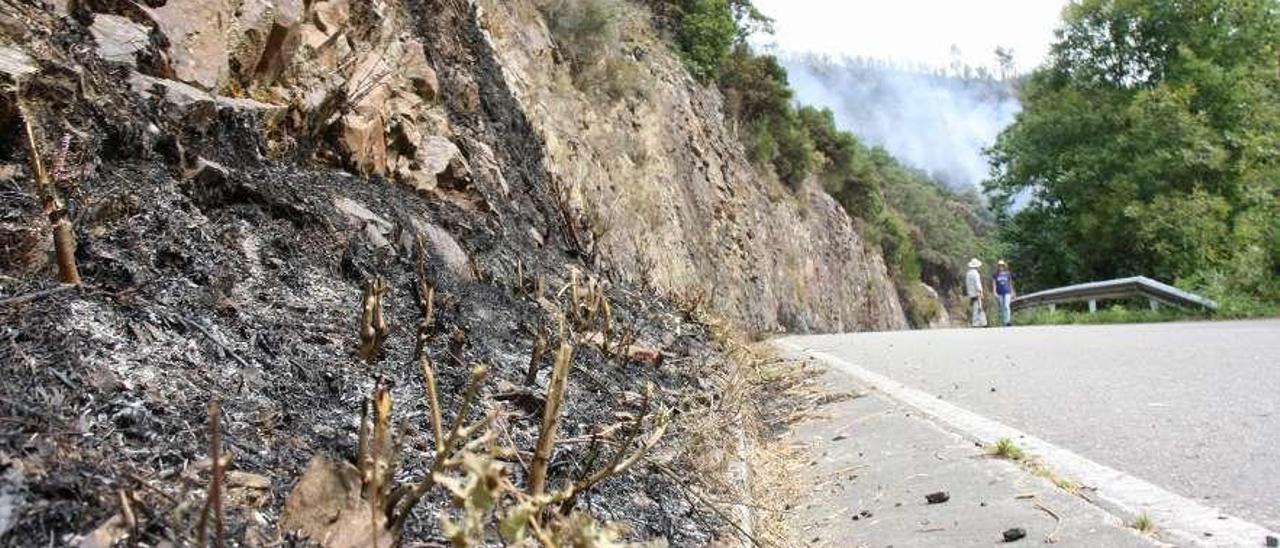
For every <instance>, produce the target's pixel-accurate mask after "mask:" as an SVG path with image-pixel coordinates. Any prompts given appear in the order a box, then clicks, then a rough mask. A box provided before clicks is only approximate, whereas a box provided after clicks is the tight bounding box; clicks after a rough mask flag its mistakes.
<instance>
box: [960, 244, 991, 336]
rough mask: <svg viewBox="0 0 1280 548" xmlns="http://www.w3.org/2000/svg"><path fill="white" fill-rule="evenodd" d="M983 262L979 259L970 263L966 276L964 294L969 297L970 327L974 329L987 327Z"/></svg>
mask: <svg viewBox="0 0 1280 548" xmlns="http://www.w3.org/2000/svg"><path fill="white" fill-rule="evenodd" d="M979 268H982V261H979V260H978V259H977V258H974V259H973V260H971V261H969V271H968V272H966V273H965V276H964V294H965V295H966V296H968V297H969V325H971V326H973V327H986V326H987V311H986V310H984V309H983V307H982V297H983V292H982V274H980V273H979V272H978V269H979Z"/></svg>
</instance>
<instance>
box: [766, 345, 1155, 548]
mask: <svg viewBox="0 0 1280 548" xmlns="http://www.w3.org/2000/svg"><path fill="white" fill-rule="evenodd" d="M818 367H821V366H818ZM816 387H817V388H818V389H819V390H821V391H825V392H826V393H827V394H828V395H829V396H831V397H818V398H816V401H819V402H826V403H823V404H821V405H820V406H819V407H817V408H816V409H815V410H813V412H812V413H811V414H810V416H809V418H807V419H805V420H801V421H800V422H798V423H796V424H794V425H793V426H792V428H791V430H790V431H789V432H788V434H787V435H786V436H784V437H783V438H782V440H780V441H779V443H781V444H785V445H787V446H788V447H790V448H791V449H792V450H793V452H794V453H795V454H796V455H798V456H800V457H801V460H800V461H799V462H802V463H803V464H802V465H798V466H795V467H794V468H793V469H792V470H789V471H788V472H787V474H788V476H789V480H790V481H791V482H793V483H795V484H798V485H791V486H790V487H791V488H790V489H787V491H789V492H792V493H799V494H801V496H799V497H797V500H795V501H792V502H791V503H790V508H791V511H790V512H787V513H786V515H785V517H784V526H785V529H786V530H787V531H788V532H789V536H790V537H791V543H792V544H793V545H809V546H895V547H902V546H990V545H992V544H996V543H1001V542H1003V534H1004V532H1005V531H1007V530H1010V529H1014V528H1020V529H1022V530H1024V531H1025V533H1026V537H1025V538H1024V539H1022V540H1020V541H1017V542H1018V543H1020V544H1023V543H1025V544H1041V543H1044V542H1046V541H1056V542H1057V544H1059V545H1062V546H1157V545H1160V543H1159V542H1157V541H1156V539H1154V538H1151V537H1147V536H1143V535H1140V534H1139V533H1138V532H1137V531H1135V530H1133V529H1131V528H1129V527H1126V526H1125V524H1124V523H1122V521H1121V520H1120V519H1119V518H1117V517H1115V516H1113V515H1111V514H1108V513H1107V512H1105V511H1104V510H1102V509H1101V508H1099V507H1097V506H1095V505H1093V504H1091V503H1089V502H1088V501H1086V500H1085V499H1083V498H1081V497H1079V496H1077V495H1074V494H1071V493H1068V492H1067V491H1064V490H1062V489H1060V488H1059V487H1057V486H1056V485H1055V484H1054V483H1053V482H1052V481H1050V480H1049V479H1047V478H1045V477H1040V476H1037V475H1034V474H1032V473H1031V472H1030V471H1029V470H1028V469H1027V468H1025V467H1023V466H1022V465H1020V464H1018V463H1016V462H1012V461H1009V460H1005V459H1000V458H996V457H992V456H989V455H988V454H987V452H986V450H985V449H984V448H982V447H979V446H977V445H976V444H975V443H974V442H972V441H968V440H966V439H965V438H964V437H963V436H961V435H959V434H956V433H954V432H952V431H950V430H948V429H946V428H944V427H942V426H940V425H938V424H937V423H934V422H932V421H931V420H929V419H926V418H924V417H922V416H920V414H919V413H918V412H914V410H913V409H911V408H908V407H905V406H903V405H901V404H899V403H897V402H896V401H895V400H892V399H891V398H888V397H886V396H884V395H883V394H880V393H878V392H876V391H875V390H874V389H873V388H871V387H869V386H865V385H862V384H860V383H859V382H858V381H857V380H856V379H854V378H853V377H851V376H849V375H846V374H843V373H841V372H838V371H834V370H826V371H825V373H823V374H822V375H821V376H820V377H819V378H818V379H817V383H816ZM850 389H852V390H854V393H855V394H856V395H855V396H853V397H839V395H841V394H847V393H848V392H849V391H850ZM935 492H945V493H947V495H948V497H949V499H948V500H947V501H946V502H942V503H937V504H930V503H929V502H927V501H926V495H928V494H930V493H935Z"/></svg>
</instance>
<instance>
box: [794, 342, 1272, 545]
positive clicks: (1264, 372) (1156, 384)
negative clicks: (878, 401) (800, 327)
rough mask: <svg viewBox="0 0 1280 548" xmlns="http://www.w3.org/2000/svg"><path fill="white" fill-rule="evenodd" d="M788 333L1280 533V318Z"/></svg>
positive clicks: (816, 348)
mask: <svg viewBox="0 0 1280 548" xmlns="http://www.w3.org/2000/svg"><path fill="white" fill-rule="evenodd" d="M781 342H782V343H783V344H784V345H790V346H791V347H792V348H805V349H808V350H810V351H812V352H817V353H823V354H825V355H827V356H829V357H834V359H835V361H840V360H843V361H845V362H848V363H849V364H854V366H856V367H860V368H864V369H865V370H869V371H872V372H874V373H875V374H879V375H883V376H884V377H888V378H889V379H892V380H893V381H897V382H899V383H902V384H903V385H905V386H906V387H909V388H913V389H916V390H918V391H921V392H924V393H927V394H930V395H933V396H936V397H937V398H940V399H941V400H942V401H945V402H949V403H951V404H953V405H954V406H955V407H959V408H961V409H963V410H967V411H970V412H973V413H975V414H977V415H981V416H982V417H985V418H989V419H992V420H994V421H996V422H998V423H1003V425H1008V426H1010V427H1012V428H1014V429H1017V430H1019V431H1022V432H1025V433H1027V434H1029V435H1030V436H1034V437H1036V438H1039V439H1042V440H1044V441H1047V442H1048V443H1050V444H1053V445H1055V446H1058V447H1060V448H1062V449H1065V450H1066V451H1069V452H1074V453H1075V454H1078V455H1079V456H1083V457H1084V458H1085V459H1089V460H1092V461H1094V462H1096V463H1100V464H1102V465H1105V466H1107V467H1110V468H1114V469H1115V470H1117V471H1120V472H1125V473H1127V474H1132V475H1133V476H1136V477H1137V478H1140V479H1142V480H1146V481H1147V482H1150V483H1151V484H1155V486H1158V487H1161V488H1163V489H1164V490H1167V491H1170V492H1172V493H1174V494H1176V495H1181V496H1182V497H1186V498H1188V499H1193V500H1194V501H1196V502H1198V503H1200V504H1202V505H1204V506H1208V507H1212V508H1217V509H1220V510H1222V511H1223V512H1224V513H1225V514H1230V515H1231V516H1234V517H1238V518H1242V519H1243V520H1246V521H1249V522H1252V523H1254V524H1257V525H1261V526H1262V527H1264V528H1266V529H1269V530H1271V531H1277V530H1280V320H1269V321H1248V322H1218V323H1168V324H1144V325H1112V326H1037V327H1014V328H1005V329H1000V328H991V329H981V330H976V329H955V330H942V331H913V332H889V333H868V334H853V335H821V336H807V337H789V338H786V339H783V340H782V341H781Z"/></svg>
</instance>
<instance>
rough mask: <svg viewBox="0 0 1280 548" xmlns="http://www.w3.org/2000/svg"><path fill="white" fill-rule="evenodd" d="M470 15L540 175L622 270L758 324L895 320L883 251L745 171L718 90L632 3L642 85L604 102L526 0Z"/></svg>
mask: <svg viewBox="0 0 1280 548" xmlns="http://www.w3.org/2000/svg"><path fill="white" fill-rule="evenodd" d="M480 4H481V6H482V10H481V12H480V13H481V15H480V17H481V20H480V23H479V24H480V26H481V28H482V29H484V36H485V37H486V39H487V40H489V41H490V42H491V43H492V44H493V48H494V54H495V55H497V56H498V57H499V59H500V63H499V64H500V66H501V67H502V75H503V78H504V81H505V82H506V84H507V85H509V86H510V87H511V90H512V95H513V96H514V97H515V98H517V99H516V100H517V101H518V104H519V105H520V107H521V108H522V109H523V111H524V112H525V113H526V115H527V116H528V119H529V120H530V122H531V123H532V124H533V126H534V127H535V131H536V132H537V133H538V135H539V137H540V138H542V139H543V140H544V141H545V149H546V156H547V160H546V165H547V170H548V172H549V177H551V178H552V179H554V180H555V181H557V182H558V183H559V186H562V187H564V188H566V189H567V191H566V192H567V193H568V195H569V199H570V202H571V204H572V206H573V207H575V208H579V209H581V210H582V211H584V212H586V214H587V216H588V218H589V219H591V220H592V221H593V222H596V223H599V224H600V225H601V226H599V227H598V228H597V230H598V231H599V232H601V233H603V237H602V238H601V241H600V242H598V245H599V246H600V249H601V250H602V254H603V256H604V257H606V258H607V260H609V261H610V262H611V263H612V264H614V265H615V266H617V267H618V269H619V270H620V271H621V272H623V273H624V275H627V276H632V277H636V278H638V279H644V280H645V281H646V282H649V283H652V284H653V285H655V286H656V287H658V288H660V289H662V290H664V291H666V292H668V293H669V294H672V295H675V296H683V297H686V298H688V297H692V296H695V295H701V296H703V297H705V298H706V299H708V300H709V301H710V304H711V305H712V306H713V308H714V309H715V310H717V311H718V312H720V313H722V314H724V315H726V316H727V317H730V318H733V319H736V320H738V321H739V322H742V323H743V324H746V325H749V326H752V327H754V328H757V329H764V330H777V329H784V330H792V331H855V330H882V329H902V328H905V327H906V320H905V317H904V314H903V312H902V308H901V303H900V302H899V300H898V297H897V292H896V290H895V289H894V286H893V283H892V281H891V280H890V279H889V276H888V273H887V270H886V267H885V264H884V261H883V259H882V257H881V256H880V252H879V250H878V249H877V248H875V247H874V246H872V245H871V244H869V243H867V242H866V241H865V240H864V239H863V238H862V236H861V235H860V234H859V232H858V231H857V230H855V227H854V224H853V223H852V222H851V220H850V219H849V217H848V215H846V214H845V213H844V211H843V210H842V209H841V208H840V207H839V206H838V205H837V204H836V203H835V201H834V200H832V199H831V198H830V197H829V196H827V195H826V194H824V193H822V192H819V191H807V192H801V193H799V194H798V195H797V196H795V197H792V196H789V195H788V194H789V191H787V190H785V189H783V188H781V187H780V186H779V185H778V183H776V182H775V181H773V180H772V179H771V178H770V177H769V176H764V175H761V174H759V173H757V172H755V171H754V170H753V169H752V167H751V166H750V164H749V163H748V162H747V160H746V157H745V155H744V153H743V151H742V148H741V146H740V145H739V144H738V139H737V137H736V136H735V135H734V134H733V132H732V131H731V130H730V129H729V127H728V126H727V121H726V120H725V119H724V116H723V114H722V112H723V109H722V105H721V98H720V96H719V93H718V92H716V91H715V90H714V89H712V88H708V87H707V86H704V85H701V84H698V83H697V82H695V81H694V80H693V79H692V78H691V77H690V76H689V75H688V73H687V72H686V71H685V70H684V68H683V67H682V65H681V64H680V61H679V59H678V58H676V57H675V55H673V54H672V52H671V51H670V50H669V49H668V48H667V47H666V46H665V45H664V44H663V43H661V42H660V41H659V40H658V39H657V38H656V37H655V36H653V35H652V33H649V32H645V31H643V30H639V31H637V30H635V29H645V28H647V21H646V19H645V18H646V17H647V16H648V15H647V14H646V13H644V12H643V11H641V10H638V9H637V10H635V11H630V12H628V14H627V15H626V17H627V21H626V22H625V23H624V25H623V27H624V29H627V30H626V31H625V33H624V34H625V36H624V37H623V42H624V46H623V47H625V48H626V50H627V51H628V52H631V53H630V55H632V56H634V57H635V58H637V59H641V58H642V59H643V60H644V61H643V63H640V66H641V70H642V71H643V72H644V74H642V75H641V76H640V79H641V80H642V83H641V84H640V86H641V87H642V88H643V93H642V94H641V96H638V97H637V96H632V97H627V98H624V99H622V100H618V101H614V100H610V99H608V98H604V97H600V96H598V95H592V94H589V93H585V92H583V91H580V90H578V89H576V88H575V87H573V86H572V85H571V83H570V82H571V78H570V75H569V74H568V70H569V68H568V67H567V66H566V65H565V64H563V63H559V62H557V59H560V58H562V57H563V56H561V55H557V53H556V44H555V40H554V38H553V37H552V36H551V35H550V33H549V31H548V30H547V25H546V24H545V23H544V22H543V19H542V17H541V14H540V13H539V12H538V10H537V9H536V7H535V4H534V3H533V2H529V1H527V0H526V1H514V2H513V1H499V0H485V1H482V2H480Z"/></svg>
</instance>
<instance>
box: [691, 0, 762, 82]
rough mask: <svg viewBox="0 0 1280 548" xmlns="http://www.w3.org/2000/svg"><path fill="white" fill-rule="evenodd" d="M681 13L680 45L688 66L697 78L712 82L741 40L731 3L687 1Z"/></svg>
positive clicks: (707, 0) (700, 0) (723, 0)
mask: <svg viewBox="0 0 1280 548" xmlns="http://www.w3.org/2000/svg"><path fill="white" fill-rule="evenodd" d="M747 6H750V4H747ZM739 9H743V8H739ZM750 9H754V8H750ZM682 11H683V13H682V16H681V20H680V36H679V42H680V52H681V55H682V56H683V58H684V62H685V65H686V66H687V67H688V68H689V72H691V73H693V75H694V76H695V77H697V78H699V79H701V80H709V79H712V78H714V77H715V76H716V75H717V74H719V73H720V67H721V65H722V64H723V63H724V61H725V59H726V58H728V57H729V50H730V48H732V47H733V44H734V42H735V41H737V40H738V38H739V36H740V30H739V26H738V18H737V17H736V16H735V13H734V8H733V7H732V6H730V4H729V0H684V6H683V10H682Z"/></svg>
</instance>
